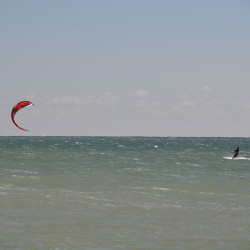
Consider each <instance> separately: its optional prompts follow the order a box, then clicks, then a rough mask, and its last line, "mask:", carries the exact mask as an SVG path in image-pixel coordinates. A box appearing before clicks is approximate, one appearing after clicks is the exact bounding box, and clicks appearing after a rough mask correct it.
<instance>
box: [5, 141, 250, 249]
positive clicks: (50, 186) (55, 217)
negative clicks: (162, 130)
mask: <svg viewBox="0 0 250 250" xmlns="http://www.w3.org/2000/svg"><path fill="white" fill-rule="evenodd" d="M237 146H238V147H239V148H240V153H239V155H238V157H237V158H236V159H234V160H232V156H233V152H232V150H234V149H236V147H237ZM0 249H3V250H5V249H25V250H29V249H30V250H34V249H51V250H56V249H60V250H61V249H76V250H78V249H79V250H81V249H98V250H99V249H100V250H106V249H107V250H108V249H152V250H154V249H173V250H176V249H184V250H187V249H207V250H210V249H212V250H216V249H226V250H231V249H232V250H236V249H245V250H249V249H250V138H200V137H199V138H198V137H197V138H195V137H63V136H60V137H53V136H50V137H46V136H45V137H32V136H24V137H22V136H17V137H11V136H2V137H0Z"/></svg>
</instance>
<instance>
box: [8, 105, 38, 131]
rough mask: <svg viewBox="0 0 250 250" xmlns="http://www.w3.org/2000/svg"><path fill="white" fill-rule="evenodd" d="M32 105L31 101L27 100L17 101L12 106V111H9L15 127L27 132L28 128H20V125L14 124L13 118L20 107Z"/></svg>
mask: <svg viewBox="0 0 250 250" xmlns="http://www.w3.org/2000/svg"><path fill="white" fill-rule="evenodd" d="M32 105H34V104H33V103H32V102H29V101H22V102H19V103H18V104H17V105H16V106H14V108H13V109H12V111H11V120H12V122H13V123H14V125H15V126H16V127H17V128H19V129H21V130H23V131H27V132H28V130H26V129H24V128H21V127H19V126H18V125H17V124H16V122H15V120H14V117H15V115H16V113H17V112H18V111H19V110H20V109H22V108H25V107H26V106H32Z"/></svg>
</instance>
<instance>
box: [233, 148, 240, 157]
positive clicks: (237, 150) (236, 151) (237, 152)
mask: <svg viewBox="0 0 250 250" xmlns="http://www.w3.org/2000/svg"><path fill="white" fill-rule="evenodd" d="M239 151H240V149H239V147H237V149H235V150H234V152H235V154H234V156H233V158H232V159H234V158H235V157H237V155H238V154H239Z"/></svg>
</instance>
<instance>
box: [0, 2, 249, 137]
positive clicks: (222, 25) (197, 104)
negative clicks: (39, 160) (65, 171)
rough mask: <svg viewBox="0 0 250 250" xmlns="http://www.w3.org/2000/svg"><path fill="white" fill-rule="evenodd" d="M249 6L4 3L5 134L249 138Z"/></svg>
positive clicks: (0, 68)
mask: <svg viewBox="0 0 250 250" xmlns="http://www.w3.org/2000/svg"><path fill="white" fill-rule="evenodd" d="M249 30H250V2H249V1H247V0H210V1H205V0H204V1H203V0H189V1H188V0H172V1H167V0H88V1H84V0H81V1H80V0H79V1H77V0H74V1H69V0H68V1H66V0H37V1H34V0H29V1H28V0H22V1H18V0H1V1H0V51H1V57H0V82H1V94H0V117H1V127H0V135H27V133H25V132H23V131H19V130H18V129H17V128H16V127H14V126H13V125H12V123H11V120H10V112H11V109H12V107H13V106H14V105H15V104H16V103H17V102H19V101H21V100H30V101H32V102H33V103H34V104H35V106H34V107H29V108H26V109H25V110H23V111H20V113H18V114H17V116H16V121H17V123H19V124H20V125H21V126H22V127H24V128H26V129H29V131H30V132H29V133H28V135H83V136H84V135H115V136H119V135H121V136H122V135H125V136H126V135H138V136H250V129H249V124H250V98H249V93H250V84H249V76H250V70H249V69H250V32H249Z"/></svg>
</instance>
